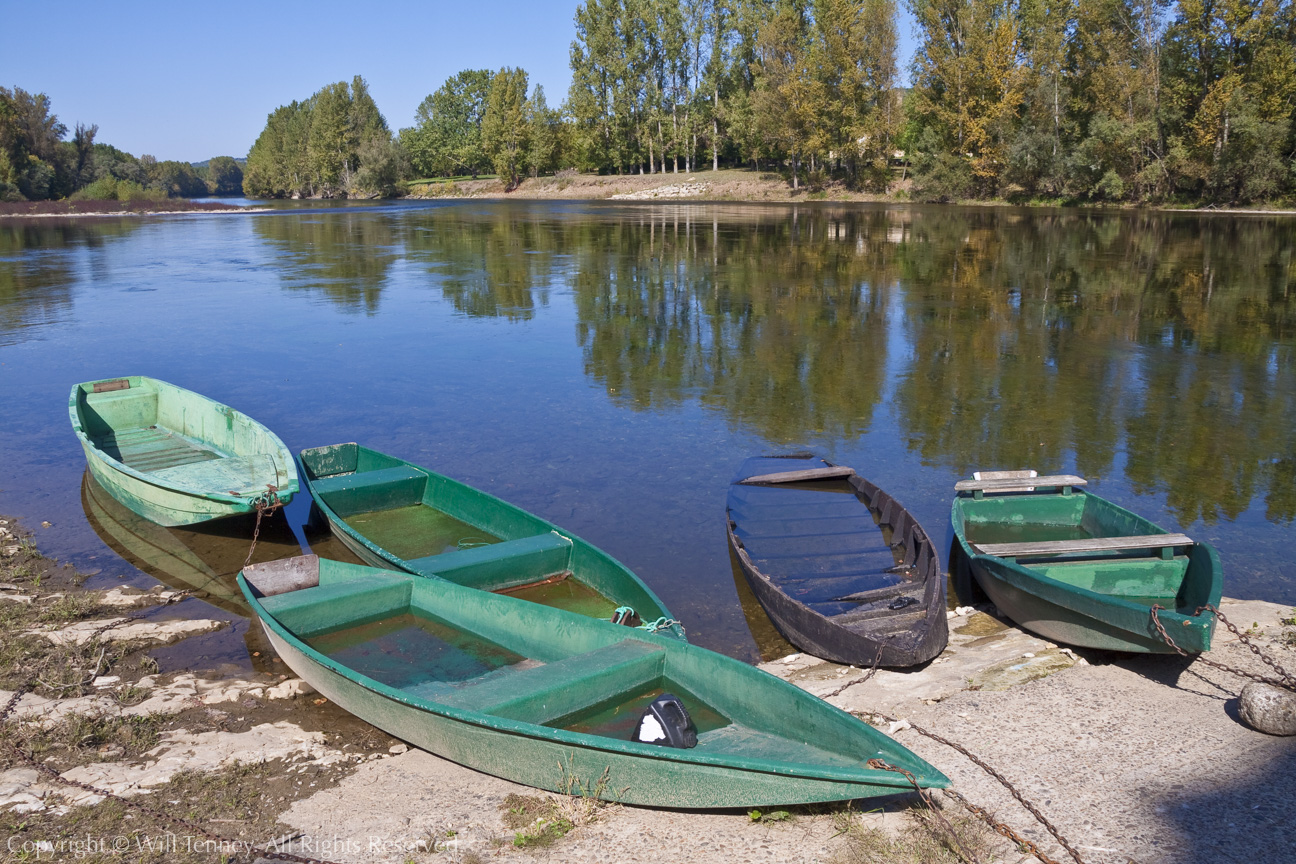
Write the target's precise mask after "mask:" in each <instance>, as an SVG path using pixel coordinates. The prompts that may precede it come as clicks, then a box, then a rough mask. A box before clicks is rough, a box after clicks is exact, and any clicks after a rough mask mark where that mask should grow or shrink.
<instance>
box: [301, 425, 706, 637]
mask: <svg viewBox="0 0 1296 864" xmlns="http://www.w3.org/2000/svg"><path fill="white" fill-rule="evenodd" d="M345 444H349V445H352V446H355V447H356V448H357V450H368V451H369V452H370V453H374V454H377V455H379V456H384V457H387V458H390V459H395V460H397V461H399V462H400V463H401V464H402V465H405V466H406V467H409V468H413V469H414V470H415V471H419V472H421V473H422V474H424V475H426V476H427V478H428V480H429V481H432V480H436V481H438V482H444V483H447V484H449V485H450V486H451V487H453V488H455V489H457V490H462V491H466V492H470V493H473V494H475V495H480V496H482V498H484V499H485V500H486V501H488V502H489V503H490V504H492V505H494V506H497V507H502V508H504V509H507V510H511V511H513V512H514V513H517V514H520V515H522V516H526V517H527V518H529V519H534V520H535V521H537V522H539V523H540V524H541V525H543V526H544V527H545V528H546V529H547V531H541V532H539V533H537V534H529V535H527V536H529V537H538V536H541V535H543V534H545V533H550V532H551V533H554V534H557V535H558V536H559V537H562V538H564V539H566V540H567V541H568V542H570V543H571V544H572V546H573V547H576V546H579V547H581V548H583V549H584V550H585V551H586V552H589V553H592V554H594V555H597V556H598V557H600V558H602V559H603V560H604V561H606V562H607V563H609V564H612V565H613V566H615V567H616V568H617V569H618V570H620V571H622V572H623V573H625V574H627V575H628V576H629V577H630V579H631V580H632V581H634V582H637V583H639V587H640V589H641V590H643V591H644V592H645V593H646V594H647V595H648V597H649V599H651V600H652V601H653V602H654V603H655V604H656V605H657V609H658V610H660V612H661V615H659V616H653V617H662V616H665V617H667V618H673V617H674V616H673V615H672V614H671V611H670V609H669V608H667V606H666V604H665V603H663V602H662V599H661V598H660V597H658V596H657V592H656V591H653V590H652V588H650V587H649V586H648V583H647V582H645V581H644V580H643V579H641V578H640V577H639V576H638V574H636V573H635V572H634V571H633V570H631V569H630V568H629V567H627V566H626V565H625V564H623V563H621V561H619V560H618V559H616V558H614V557H612V556H611V555H609V554H608V553H607V552H605V551H603V549H601V548H600V547H598V546H595V545H594V544H593V543H590V542H589V541H588V540H583V539H581V538H580V537H578V536H576V535H575V534H573V533H571V532H570V531H566V530H564V529H562V528H560V527H559V526H557V525H555V524H554V523H552V522H550V521H549V520H548V519H545V518H544V517H543V516H537V515H536V514H535V513H532V512H531V511H529V510H525V509H523V508H521V507H519V506H518V505H516V504H513V503H510V502H508V501H505V500H504V499H503V498H499V497H496V496H495V495H492V494H491V493H489V492H487V491H485V490H484V489H479V488H477V487H476V486H472V485H470V484H468V483H465V482H463V481H462V480H456V479H454V478H453V477H448V476H446V475H445V474H439V473H437V472H436V471H432V470H431V469H428V468H424V467H423V466H422V465H416V464H414V463H413V462H409V461H407V460H405V459H401V458H400V457H399V456H392V455H391V454H388V453H382V452H380V451H378V450H374V449H373V448H371V447H365V446H363V445H361V444H357V443H356V442H354V441H346V442H342V444H324V445H321V446H319V447H305V448H302V449H301V450H299V451H298V452H297V461H298V463H299V468H300V471H299V474H300V476H301V479H302V482H303V483H305V484H306V489H307V491H308V492H309V493H310V497H311V500H312V501H314V502H315V504H316V505H317V506H318V507H319V508H320V512H322V513H323V514H324V517H325V518H326V519H327V520H328V523H329V527H330V528H331V529H332V530H333V531H334V532H335V533H337V532H339V531H340V532H341V533H343V534H346V535H347V536H349V537H350V538H352V539H353V540H356V541H358V542H359V543H360V544H361V545H362V546H364V548H365V549H367V550H368V551H370V552H372V553H373V554H374V555H376V556H377V557H379V558H381V559H382V560H384V561H387V562H389V563H390V564H391V565H392V569H393V570H398V571H400V572H402V573H409V574H411V575H414V576H421V577H423V578H425V579H427V578H436V579H441V580H442V581H445V582H450V581H451V580H449V579H445V578H444V577H441V576H438V575H436V574H435V572H433V573H424V572H422V571H419V570H415V569H413V568H411V567H410V566H409V562H410V561H411V560H417V559H409V558H401V557H399V556H397V555H395V554H394V553H392V552H389V551H388V550H387V549H384V548H383V547H382V546H379V545H377V544H376V543H373V542H372V541H371V540H369V538H368V537H365V536H364V535H363V534H361V533H360V532H359V531H358V530H356V529H355V528H354V527H352V526H351V525H350V523H348V522H347V521H346V520H345V519H343V518H342V517H341V516H340V515H338V512H337V511H336V510H334V509H333V508H332V506H330V505H329V504H328V502H327V501H325V500H324V496H323V495H317V494H316V493H315V481H316V480H320V479H323V478H315V477H312V475H313V473H314V472H313V471H311V470H310V469H309V468H308V467H307V466H306V460H305V458H303V457H304V456H305V454H306V453H308V452H311V451H315V450H323V449H325V448H326V447H339V446H343V445H345ZM351 473H352V474H355V473H361V472H351ZM329 476H342V475H341V474H338V475H329ZM442 512H446V511H442ZM447 515H449V516H454V514H453V513H447ZM455 518H458V517H457V516H456V517H455ZM501 539H502V538H501ZM344 545H345V541H344ZM424 557H435V556H424ZM577 581H579V580H577ZM608 599H609V600H613V601H614V602H615V599H614V598H611V597H609V598H608ZM636 611H640V612H641V613H642V610H636ZM645 620H647V618H646V617H645ZM676 629H677V628H676V626H675V625H672V626H671V629H670V631H669V632H671V633H675V632H676ZM675 638H676V640H677V641H680V642H687V639H686V637H685V636H684V633H683V629H682V628H680V629H679V634H678V636H676V637H675Z"/></svg>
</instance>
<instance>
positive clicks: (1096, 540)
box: [972, 534, 1193, 558]
mask: <svg viewBox="0 0 1296 864" xmlns="http://www.w3.org/2000/svg"><path fill="white" fill-rule="evenodd" d="M1191 545H1193V539H1192V538H1191V537H1189V536H1188V535H1186V534H1141V535H1137V536H1132V537H1090V538H1087V539H1084V540H1035V541H1027V542H1025V543H973V544H972V547H973V548H974V549H976V550H977V551H978V552H980V553H981V554H983V555H993V556H995V557H996V558H1022V557H1027V556H1033V555H1069V554H1073V553H1085V552H1119V551H1122V550H1128V549H1161V550H1162V552H1163V554H1164V552H1165V550H1168V549H1173V548H1174V547H1176V546H1191Z"/></svg>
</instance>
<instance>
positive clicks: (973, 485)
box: [954, 472, 1089, 492]
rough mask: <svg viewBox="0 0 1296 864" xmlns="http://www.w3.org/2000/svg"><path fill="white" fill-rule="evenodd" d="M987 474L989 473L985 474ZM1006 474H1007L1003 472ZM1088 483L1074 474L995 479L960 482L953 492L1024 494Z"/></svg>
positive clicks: (956, 484) (955, 485)
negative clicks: (1036, 490)
mask: <svg viewBox="0 0 1296 864" xmlns="http://www.w3.org/2000/svg"><path fill="white" fill-rule="evenodd" d="M987 473H989V472H987ZM1003 473H1007V472H1003ZM1087 485H1089V481H1088V480H1086V479H1084V478H1083V477H1077V476H1076V475H1074V474H1052V475H1049V476H1046V477H1029V478H1021V477H997V478H994V479H985V480H960V481H959V482H957V483H955V484H954V491H955V492H1025V491H1029V490H1030V489H1040V488H1053V487H1069V486H1087Z"/></svg>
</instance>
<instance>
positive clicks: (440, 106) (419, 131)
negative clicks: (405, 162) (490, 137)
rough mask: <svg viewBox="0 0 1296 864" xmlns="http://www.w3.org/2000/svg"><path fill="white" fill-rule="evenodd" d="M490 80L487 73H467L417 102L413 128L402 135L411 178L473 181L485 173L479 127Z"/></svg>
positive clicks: (477, 70) (486, 71)
mask: <svg viewBox="0 0 1296 864" xmlns="http://www.w3.org/2000/svg"><path fill="white" fill-rule="evenodd" d="M492 78H493V75H492V74H491V73H490V71H488V70H486V69H465V70H464V71H462V72H460V73H459V74H457V75H455V76H454V77H453V78H450V79H448V80H447V81H446V82H445V83H444V84H442V85H441V86H440V87H439V88H437V90H436V92H435V93H432V94H431V95H430V96H428V97H427V98H425V99H424V100H423V101H422V102H421V103H419V106H418V110H417V111H416V112H415V125H414V127H413V128H412V129H404V130H402V131H401V135H400V142H401V147H402V148H403V149H404V150H405V152H406V153H407V154H408V158H409V160H410V163H411V165H412V166H413V170H414V173H415V174H417V175H419V176H420V177H454V176H459V175H463V174H471V175H472V176H473V177H476V176H477V175H478V174H482V173H484V172H485V171H486V170H487V168H488V166H489V165H490V159H489V158H488V157H487V155H486V151H485V150H484V149H483V148H482V135H481V126H482V119H483V118H484V117H485V116H486V101H487V97H488V95H489V93H490V87H491V80H492Z"/></svg>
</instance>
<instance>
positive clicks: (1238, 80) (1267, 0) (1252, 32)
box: [1166, 0, 1296, 202]
mask: <svg viewBox="0 0 1296 864" xmlns="http://www.w3.org/2000/svg"><path fill="white" fill-rule="evenodd" d="M1166 39H1167V51H1166V54H1167V63H1166V65H1167V69H1168V72H1169V77H1170V82H1169V86H1168V87H1167V91H1168V93H1167V97H1168V98H1167V102H1168V109H1169V110H1168V114H1169V116H1170V117H1171V119H1172V122H1173V124H1174V134H1175V136H1176V143H1177V144H1179V146H1180V147H1181V148H1182V150H1181V154H1180V155H1181V160H1180V164H1179V165H1178V166H1177V167H1178V168H1179V175H1180V176H1179V177H1178V178H1177V179H1179V181H1180V184H1181V186H1182V187H1183V188H1185V189H1188V190H1190V191H1191V192H1192V193H1194V194H1195V195H1198V196H1200V197H1202V198H1204V199H1206V200H1211V201H1218V202H1232V201H1255V200H1265V199H1269V198H1274V197H1276V196H1277V195H1279V194H1280V193H1281V192H1282V191H1283V189H1284V188H1285V187H1287V186H1288V183H1289V182H1290V181H1291V180H1293V179H1296V178H1293V177H1291V167H1292V162H1291V157H1292V155H1293V152H1292V149H1291V145H1292V144H1293V143H1294V142H1293V129H1292V119H1293V112H1294V111H1296V11H1294V6H1293V3H1292V2H1290V0H1259V2H1257V0H1180V2H1179V4H1178V8H1177V14H1176V15H1175V18H1174V21H1173V22H1172V23H1171V25H1170V28H1169V30H1168V32H1167V35H1166ZM1284 150H1285V151H1286V156H1287V159H1284V158H1283V156H1284Z"/></svg>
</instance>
